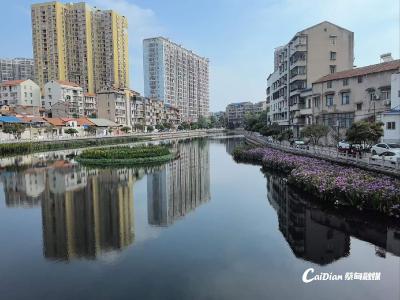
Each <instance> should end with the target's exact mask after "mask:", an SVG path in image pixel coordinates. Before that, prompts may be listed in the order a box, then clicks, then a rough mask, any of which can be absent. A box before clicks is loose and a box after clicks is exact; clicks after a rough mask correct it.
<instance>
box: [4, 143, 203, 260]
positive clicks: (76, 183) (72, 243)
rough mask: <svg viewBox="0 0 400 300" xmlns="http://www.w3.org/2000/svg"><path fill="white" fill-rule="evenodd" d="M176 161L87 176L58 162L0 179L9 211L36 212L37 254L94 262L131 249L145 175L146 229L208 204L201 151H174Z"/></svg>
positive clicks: (186, 147) (196, 146)
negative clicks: (38, 226)
mask: <svg viewBox="0 0 400 300" xmlns="http://www.w3.org/2000/svg"><path fill="white" fill-rule="evenodd" d="M176 147H178V149H179V152H180V158H179V159H176V160H174V161H172V162H170V163H168V164H166V165H163V166H156V167H149V168H136V169H128V168H124V169H117V168H111V169H90V168H85V167H82V166H80V165H79V164H76V163H73V161H71V160H67V159H61V160H54V161H48V162H47V164H45V163H43V162H36V163H34V164H31V165H30V166H29V167H18V169H11V171H6V170H4V171H3V172H2V173H1V174H0V180H1V182H2V184H3V189H4V194H5V203H6V206H7V207H9V208H17V207H21V208H34V207H37V208H41V214H42V232H43V254H44V256H45V257H46V258H47V259H51V260H53V259H54V260H65V261H68V260H72V259H76V258H85V259H96V258H97V257H98V256H99V255H101V254H103V253H106V252H110V251H116V250H122V249H124V248H126V247H128V246H129V245H131V244H132V243H133V242H134V238H135V226H134V223H135V222H134V220H135V215H134V199H133V198H134V196H133V193H134V184H135V182H136V181H138V180H140V179H141V178H143V177H144V176H145V175H147V193H148V199H147V206H148V216H147V219H148V224H149V225H157V226H167V225H170V224H172V223H173V222H174V221H175V220H176V219H178V218H180V217H183V216H185V215H186V214H187V213H189V212H190V211H192V210H194V209H195V208H196V207H198V206H199V205H201V204H202V203H205V202H207V201H209V200H210V165H209V164H210V162H209V143H208V141H206V140H196V141H192V142H183V143H178V144H177V145H176Z"/></svg>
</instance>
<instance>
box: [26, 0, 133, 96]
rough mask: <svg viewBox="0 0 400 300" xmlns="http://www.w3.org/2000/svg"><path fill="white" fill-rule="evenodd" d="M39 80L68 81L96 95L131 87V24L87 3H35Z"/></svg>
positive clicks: (34, 51) (33, 21)
mask: <svg viewBox="0 0 400 300" xmlns="http://www.w3.org/2000/svg"><path fill="white" fill-rule="evenodd" d="M31 14H32V38H33V53H34V60H35V77H36V81H37V82H38V84H39V85H40V87H41V88H43V86H44V84H45V83H46V82H48V81H50V80H67V81H70V82H74V83H76V84H78V85H79V86H81V87H82V88H83V89H84V91H85V92H89V93H94V92H95V91H99V90H102V89H104V88H109V87H114V88H126V87H128V85H129V62H128V30H127V28H128V24H127V20H126V18H125V17H123V16H120V15H118V14H117V13H116V12H114V11H109V10H107V11H102V10H98V9H95V8H92V7H90V6H89V5H87V4H86V3H67V4H64V3H60V2H47V3H39V4H33V5H32V8H31Z"/></svg>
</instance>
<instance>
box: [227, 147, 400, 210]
mask: <svg viewBox="0 0 400 300" xmlns="http://www.w3.org/2000/svg"><path fill="white" fill-rule="evenodd" d="M234 157H235V159H237V160H244V161H253V162H257V163H260V164H261V165H262V166H263V167H265V168H268V169H273V170H278V171H281V172H284V173H286V174H288V181H289V183H291V184H293V185H295V186H297V187H299V188H301V189H302V190H304V191H307V192H309V193H311V194H313V195H315V196H317V197H319V198H321V199H324V200H327V201H330V202H336V201H340V202H341V203H344V204H348V205H351V206H354V207H357V208H359V209H372V210H377V211H380V212H384V213H388V214H393V215H394V214H397V213H398V212H397V210H398V208H399V205H400V180H398V179H394V178H391V177H389V176H384V175H381V174H379V175H378V174H374V173H372V172H368V171H364V170H361V169H358V168H353V167H347V166H341V165H338V164H333V163H330V162H327V161H325V160H321V159H316V158H311V157H305V156H299V155H294V154H290V153H286V152H283V151H280V150H276V149H271V148H253V149H243V150H239V151H236V152H234Z"/></svg>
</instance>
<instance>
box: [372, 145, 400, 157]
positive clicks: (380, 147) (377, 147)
mask: <svg viewBox="0 0 400 300" xmlns="http://www.w3.org/2000/svg"><path fill="white" fill-rule="evenodd" d="M392 150H396V151H397V150H399V151H400V144H394V143H388V144H385V143H379V144H376V145H374V146H372V147H371V154H372V155H376V154H378V155H379V154H381V153H383V152H386V151H392Z"/></svg>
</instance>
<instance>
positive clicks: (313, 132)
mask: <svg viewBox="0 0 400 300" xmlns="http://www.w3.org/2000/svg"><path fill="white" fill-rule="evenodd" d="M301 133H302V135H303V136H304V137H306V138H309V139H310V142H311V144H313V145H318V144H319V141H320V140H321V138H323V137H325V136H327V135H328V133H329V127H328V126H326V125H321V124H312V125H308V126H306V127H304V129H303V130H302V131H301Z"/></svg>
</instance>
